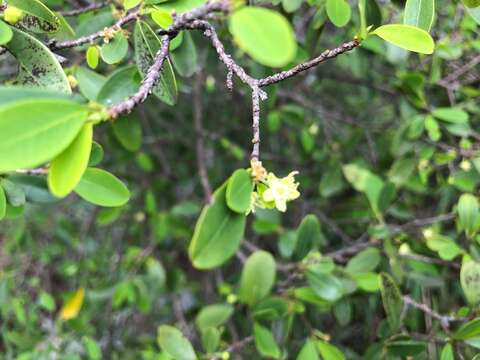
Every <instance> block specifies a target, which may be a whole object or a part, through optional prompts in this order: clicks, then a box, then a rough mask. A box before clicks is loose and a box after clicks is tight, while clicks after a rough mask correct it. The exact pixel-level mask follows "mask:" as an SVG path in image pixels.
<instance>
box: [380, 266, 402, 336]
mask: <svg viewBox="0 0 480 360" xmlns="http://www.w3.org/2000/svg"><path fill="white" fill-rule="evenodd" d="M380 291H381V294H382V302H383V308H384V309H385V313H386V314H387V320H388V323H389V324H390V328H391V330H392V331H395V330H397V329H398V328H399V327H400V324H401V315H402V310H403V299H402V296H401V294H400V290H399V289H398V287H397V284H395V281H394V280H393V278H392V277H391V276H390V275H389V274H387V273H384V272H382V273H381V274H380Z"/></svg>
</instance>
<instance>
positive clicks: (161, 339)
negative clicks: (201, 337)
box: [157, 325, 197, 360]
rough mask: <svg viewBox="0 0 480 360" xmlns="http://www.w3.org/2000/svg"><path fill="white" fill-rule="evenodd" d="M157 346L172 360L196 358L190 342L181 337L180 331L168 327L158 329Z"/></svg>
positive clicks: (194, 359)
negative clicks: (172, 359)
mask: <svg viewBox="0 0 480 360" xmlns="http://www.w3.org/2000/svg"><path fill="white" fill-rule="evenodd" d="M157 340H158V344H159V345H160V347H161V348H162V350H163V351H165V352H166V353H167V354H168V355H170V356H171V357H172V358H174V359H181V360H196V359H197V356H196V355H195V351H194V350H193V347H192V344H190V341H188V339H187V338H186V337H185V336H183V334H182V333H181V332H180V330H178V329H176V328H174V327H173V326H169V325H162V326H160V327H159V328H158V337H157Z"/></svg>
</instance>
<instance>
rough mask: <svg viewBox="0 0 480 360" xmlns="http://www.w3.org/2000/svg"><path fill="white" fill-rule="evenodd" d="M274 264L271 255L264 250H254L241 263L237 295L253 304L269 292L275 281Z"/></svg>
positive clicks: (245, 301)
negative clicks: (242, 263)
mask: <svg viewBox="0 0 480 360" xmlns="http://www.w3.org/2000/svg"><path fill="white" fill-rule="evenodd" d="M275 274H276V265H275V259H274V258H273V256H272V255H271V254H270V253H268V252H266V251H262V250H259V251H256V252H254V253H253V254H252V255H250V257H249V258H248V259H247V261H246V262H245V264H244V265H243V270H242V275H241V278H240V288H239V290H238V297H239V299H240V300H241V301H243V302H244V303H247V304H248V305H250V306H251V305H254V304H256V303H258V302H259V301H260V300H262V299H263V298H265V297H266V296H267V295H268V294H270V292H271V290H272V287H273V284H274V283H275Z"/></svg>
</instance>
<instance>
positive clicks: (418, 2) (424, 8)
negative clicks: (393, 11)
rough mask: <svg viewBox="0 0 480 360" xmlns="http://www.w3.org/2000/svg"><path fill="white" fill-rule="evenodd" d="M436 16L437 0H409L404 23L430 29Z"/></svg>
mask: <svg viewBox="0 0 480 360" xmlns="http://www.w3.org/2000/svg"><path fill="white" fill-rule="evenodd" d="M434 16H435V0H407V3H406V4H405V13H404V16H403V23H404V24H405V25H412V26H416V27H418V28H420V29H423V30H425V31H430V28H431V27H432V24H433V19H434Z"/></svg>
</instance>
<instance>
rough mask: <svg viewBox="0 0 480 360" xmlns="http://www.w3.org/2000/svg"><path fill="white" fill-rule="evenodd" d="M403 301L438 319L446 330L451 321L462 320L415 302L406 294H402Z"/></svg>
mask: <svg viewBox="0 0 480 360" xmlns="http://www.w3.org/2000/svg"><path fill="white" fill-rule="evenodd" d="M403 301H404V302H405V304H407V305H410V306H413V307H414V308H416V309H418V310H421V311H423V312H424V313H426V314H428V315H429V316H430V317H431V318H433V319H435V320H438V321H439V322H440V324H441V325H442V327H443V328H444V329H445V330H448V328H449V326H450V323H451V322H453V321H459V320H462V319H459V318H456V317H454V316H448V315H441V314H439V313H438V312H436V311H435V310H432V309H430V308H429V307H428V306H427V305H426V304H421V303H418V302H416V301H415V300H413V299H412V298H411V297H410V296H408V295H404V296H403Z"/></svg>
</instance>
